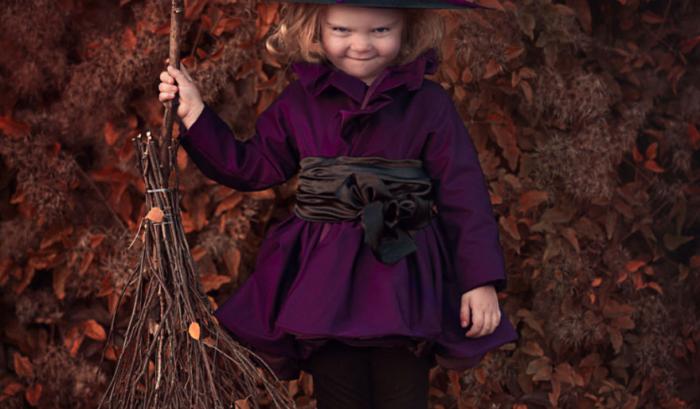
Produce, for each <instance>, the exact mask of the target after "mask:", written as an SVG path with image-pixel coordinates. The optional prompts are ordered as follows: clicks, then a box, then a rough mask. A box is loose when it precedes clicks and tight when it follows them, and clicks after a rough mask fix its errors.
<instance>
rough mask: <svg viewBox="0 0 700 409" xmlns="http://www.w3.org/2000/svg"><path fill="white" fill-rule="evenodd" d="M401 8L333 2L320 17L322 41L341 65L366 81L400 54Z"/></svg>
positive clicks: (369, 80) (326, 50) (368, 83)
mask: <svg viewBox="0 0 700 409" xmlns="http://www.w3.org/2000/svg"><path fill="white" fill-rule="evenodd" d="M403 29H404V18H403V13H402V12H401V10H397V9H389V8H386V9H385V8H373V7H357V6H348V5H339V4H333V5H329V6H328V8H327V9H326V12H325V14H324V16H322V18H321V44H322V46H323V50H324V51H325V53H326V55H327V57H328V59H329V60H330V62H331V63H333V65H335V66H336V67H338V69H340V70H342V71H344V72H346V73H348V74H350V75H352V76H355V77H357V78H359V79H361V80H362V81H364V82H365V83H366V84H367V85H371V84H372V81H373V80H374V79H375V78H376V77H377V76H378V75H379V73H381V72H382V70H383V69H384V68H385V67H387V66H389V65H390V64H391V63H392V62H393V61H394V60H395V59H396V57H397V56H398V55H399V50H400V49H401V35H402V31H403Z"/></svg>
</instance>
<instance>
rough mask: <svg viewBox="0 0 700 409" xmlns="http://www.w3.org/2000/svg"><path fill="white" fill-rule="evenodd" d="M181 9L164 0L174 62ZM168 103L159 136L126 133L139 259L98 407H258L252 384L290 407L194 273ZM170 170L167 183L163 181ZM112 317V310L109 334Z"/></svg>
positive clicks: (179, 2)
mask: <svg viewBox="0 0 700 409" xmlns="http://www.w3.org/2000/svg"><path fill="white" fill-rule="evenodd" d="M183 11H184V8H183V0H172V10H171V31H170V49H169V54H170V62H171V63H172V65H173V66H174V67H176V68H179V67H180V59H179V54H180V28H181V24H182V17H183ZM175 109H176V108H174V109H173V106H172V105H170V106H168V107H166V109H165V114H164V120H163V128H162V130H161V138H160V142H159V141H158V140H156V139H154V138H153V137H152V136H151V134H150V132H147V134H146V135H147V136H146V137H145V138H143V137H142V136H141V134H139V135H138V137H136V138H134V139H133V142H134V143H135V145H136V152H137V153H138V166H139V169H140V171H141V174H142V175H143V178H144V182H145V187H146V206H147V208H148V209H150V210H149V212H148V214H147V215H146V217H145V218H144V219H143V220H142V221H141V225H140V226H139V229H138V232H137V233H136V237H135V238H134V240H136V239H138V237H139V234H140V233H141V230H142V228H143V233H142V235H141V239H142V240H143V242H144V246H143V251H142V254H141V258H140V261H139V264H138V266H137V267H136V269H135V270H134V271H133V272H132V274H131V277H130V278H129V280H128V282H127V286H131V285H132V283H133V282H134V281H135V282H136V289H135V291H134V295H133V307H132V310H131V316H130V319H129V323H128V325H127V328H126V333H125V335H124V343H123V346H122V347H120V348H119V352H120V353H119V355H118V359H117V363H116V369H115V372H114V375H113V378H112V379H111V381H110V383H109V385H108V387H107V390H106V392H105V394H104V395H103V397H102V399H101V402H100V404H99V406H98V408H102V407H103V406H105V407H109V408H159V409H161V408H162V409H170V408H172V409H184V408H187V409H190V408H202V409H205V408H206V409H219V408H233V407H234V404H235V407H239V402H240V407H241V408H246V407H249V406H252V407H254V408H259V402H258V399H256V398H257V397H258V392H259V387H262V389H263V390H264V392H265V393H266V395H268V396H267V397H266V399H265V400H266V401H268V402H269V403H270V405H272V406H271V407H274V408H292V407H294V402H293V401H292V400H291V399H290V398H289V396H288V394H287V392H286V391H285V390H284V389H282V388H280V386H281V384H280V382H279V379H277V377H276V376H275V375H274V373H273V372H272V370H271V369H270V368H269V367H268V366H267V365H266V364H265V362H264V361H263V360H262V359H261V358H260V357H258V356H257V355H255V354H254V353H253V352H252V351H250V350H249V349H247V348H245V347H243V346H242V345H240V344H239V343H237V342H236V341H234V340H233V339H231V337H229V336H228V334H227V333H226V332H225V330H224V329H223V328H222V327H221V326H220V325H219V324H218V322H217V320H216V318H215V317H214V316H213V314H212V312H211V306H210V303H209V300H208V299H207V297H206V295H205V294H204V293H203V291H202V290H201V287H200V284H199V281H198V280H197V273H196V270H195V266H194V262H193V260H192V256H191V253H190V249H189V246H188V245H187V240H186V237H185V233H184V229H183V226H182V221H181V216H180V208H179V206H178V202H179V200H178V178H177V167H176V166H174V162H173V158H174V157H175V155H173V151H174V150H176V149H177V146H174V147H173V145H172V143H171V142H172V126H173V112H174V110H175ZM172 169H175V171H176V172H175V178H174V179H175V181H174V185H175V188H174V189H171V188H169V187H168V186H172V184H170V183H169V181H170V172H171V170H172ZM132 244H133V243H132ZM125 289H126V287H125V288H124V289H123V290H122V293H121V295H120V297H119V303H118V304H121V299H122V296H123V295H124V290H125ZM117 309H118V308H117ZM115 320H116V313H115V316H114V317H113V318H112V323H111V326H110V339H111V337H112V335H113V331H114V323H115ZM107 343H108V344H109V340H108V342H107ZM103 358H104V352H103ZM256 362H257V364H258V365H259V366H262V367H264V368H265V369H264V370H263V369H261V368H259V367H256V365H255V364H256ZM266 373H267V374H268V375H267V376H266V375H265V374H266ZM248 398H252V399H251V400H250V402H249V401H248Z"/></svg>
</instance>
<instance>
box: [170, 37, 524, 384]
mask: <svg viewBox="0 0 700 409" xmlns="http://www.w3.org/2000/svg"><path fill="white" fill-rule="evenodd" d="M438 64H439V62H438V60H437V57H436V53H435V51H434V50H429V51H427V52H426V53H424V54H422V55H421V56H419V57H418V58H416V59H415V60H414V61H412V62H409V63H406V64H404V65H400V66H393V67H387V68H386V69H385V70H384V71H383V73H382V74H381V75H380V77H379V78H377V79H376V80H375V81H374V82H373V84H372V86H370V87H368V86H367V85H366V84H365V83H364V82H362V81H361V80H360V79H358V78H356V77H353V76H351V75H349V74H346V73H344V72H343V71H341V70H338V69H337V68H335V67H334V66H332V65H328V64H311V63H307V62H297V63H295V64H294V65H293V69H294V71H295V72H296V74H297V75H298V77H299V79H298V80H295V81H293V82H292V83H290V84H289V86H287V87H286V88H285V89H284V90H283V92H282V93H281V94H280V95H279V96H278V98H277V99H276V100H275V101H273V102H272V103H271V105H270V106H269V107H268V108H267V109H266V110H265V111H264V112H263V113H262V114H261V115H260V116H259V118H258V120H257V122H256V126H255V134H254V135H253V137H252V138H250V139H249V140H247V141H245V142H242V141H239V140H237V139H236V138H235V137H234V134H233V133H232V131H231V129H230V128H229V127H228V126H227V124H226V123H225V122H224V121H223V120H222V119H221V118H220V117H219V116H217V114H216V113H215V112H214V111H213V110H212V109H211V108H210V107H209V106H205V108H204V111H203V112H202V114H201V115H200V116H199V118H197V120H196V121H195V122H194V124H192V126H191V127H190V129H189V130H188V131H187V132H186V133H184V134H183V135H182V137H181V139H180V142H181V145H182V146H183V148H184V149H185V150H186V151H187V153H188V154H189V156H190V158H191V159H192V160H193V161H194V163H195V164H196V165H197V167H198V168H199V169H200V170H201V171H202V173H204V175H206V176H207V177H209V178H211V179H213V180H215V181H217V182H219V183H221V184H223V185H226V186H229V187H231V188H233V189H236V190H239V191H254V190H261V189H265V188H268V187H271V186H273V185H276V184H279V183H282V182H284V181H286V180H288V179H289V178H291V177H292V176H294V175H295V174H296V172H297V171H298V170H299V161H300V159H302V158H304V157H307V156H324V157H336V156H341V155H345V156H380V157H384V158H387V159H420V160H422V161H423V166H424V168H425V169H426V172H427V173H428V175H429V176H430V178H431V180H432V183H433V186H434V189H435V192H436V195H435V201H436V204H437V210H438V214H437V216H436V217H435V218H433V219H432V221H431V222H430V224H429V225H428V226H427V227H425V228H423V229H421V230H418V231H417V232H416V233H415V235H414V241H415V244H416V246H417V248H418V250H417V251H415V252H413V253H411V254H409V255H408V256H406V257H404V258H403V259H401V260H400V261H399V262H397V263H396V264H392V265H388V264H383V263H382V262H380V261H379V260H377V259H376V258H375V256H374V255H373V253H372V252H371V249H370V248H369V246H368V245H366V244H364V242H363V232H364V231H363V228H362V226H361V223H360V221H359V220H350V221H342V222H336V223H324V222H313V221H307V220H304V219H301V218H299V217H298V216H296V215H294V214H293V213H292V214H290V215H289V216H288V217H287V218H285V219H284V220H281V221H279V222H277V223H276V224H274V225H272V226H270V227H269V229H268V230H267V233H266V235H265V239H264V241H263V243H262V244H261V247H260V249H259V254H258V256H257V259H256V264H255V269H254V272H253V274H252V275H251V276H250V277H249V279H248V280H247V281H245V282H244V283H243V284H242V286H241V287H240V288H239V289H238V290H237V291H236V292H235V294H233V296H232V297H231V298H229V299H228V300H227V301H226V302H225V303H224V304H223V305H221V306H220V307H219V308H218V309H217V310H216V312H215V316H216V317H217V319H218V320H219V322H220V323H221V324H222V325H223V326H224V327H225V328H226V329H227V330H228V331H229V332H230V334H231V335H232V336H233V337H234V338H235V339H237V340H238V341H239V342H241V343H242V344H244V345H246V346H248V347H250V348H252V349H253V350H254V351H255V352H256V353H258V354H259V355H260V356H261V357H263V358H264V359H265V361H266V363H268V364H269V365H270V367H271V368H272V369H273V370H274V371H275V373H276V374H277V376H278V377H279V378H280V379H285V380H289V379H296V378H297V377H298V375H299V370H300V369H303V370H307V367H306V364H307V362H308V361H307V359H308V357H309V355H310V354H311V352H312V351H313V350H314V349H316V348H318V347H319V346H320V345H322V344H323V343H324V342H326V341H327V340H328V339H330V338H333V339H336V340H339V341H341V342H345V343H348V344H351V345H383V346H401V347H406V348H409V349H410V350H411V351H412V352H414V353H415V354H416V355H418V356H421V355H422V354H430V356H431V357H432V358H433V361H432V362H433V363H434V364H439V365H441V366H443V367H445V368H451V369H456V370H462V369H467V368H470V367H473V366H474V365H476V364H477V363H478V362H479V360H480V359H481V358H482V357H483V355H484V354H485V353H486V352H488V351H489V350H492V349H494V348H497V347H498V346H500V345H502V344H505V343H507V342H512V341H516V340H517V339H518V335H517V332H516V331H515V328H514V327H513V326H512V324H511V323H510V321H509V320H508V318H507V317H506V315H505V314H503V313H502V314H501V315H502V318H501V322H500V324H499V325H498V327H497V328H496V330H495V331H494V332H493V333H491V334H489V335H486V336H482V337H478V338H470V337H465V335H464V333H465V332H466V331H467V329H465V328H462V327H461V326H460V318H459V310H460V299H461V294H462V293H464V292H466V291H468V290H470V289H472V288H475V287H478V286H481V285H485V284H493V285H495V287H496V290H497V291H502V290H504V289H505V287H506V273H505V263H504V258H503V252H502V248H501V246H500V242H499V231H498V224H497V222H496V220H495V217H494V214H493V209H492V207H491V203H490V200H489V194H488V190H487V186H486V182H485V179H484V175H483V173H482V169H481V166H480V164H479V161H478V157H477V152H476V150H475V147H474V145H473V143H472V141H471V139H470V137H469V135H468V133H467V129H466V128H465V126H464V122H463V120H462V118H461V117H460V115H459V113H458V111H457V109H456V107H455V106H454V103H453V101H452V99H451V97H450V95H449V94H448V93H447V92H446V91H445V90H444V89H443V88H442V87H441V86H440V85H439V84H438V83H436V82H434V81H430V80H428V79H424V75H425V74H432V73H434V72H435V71H436V69H437V66H438ZM307 371H308V370H307Z"/></svg>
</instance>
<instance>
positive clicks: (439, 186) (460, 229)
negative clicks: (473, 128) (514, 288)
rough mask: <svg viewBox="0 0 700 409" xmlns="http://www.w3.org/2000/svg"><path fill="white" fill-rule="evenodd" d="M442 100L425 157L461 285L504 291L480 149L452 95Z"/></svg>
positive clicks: (502, 265)
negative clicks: (476, 146)
mask: <svg viewBox="0 0 700 409" xmlns="http://www.w3.org/2000/svg"><path fill="white" fill-rule="evenodd" d="M439 99H440V100H441V101H443V102H442V103H437V104H435V105H434V106H435V107H436V108H435V110H436V113H435V117H434V119H435V122H433V123H434V124H435V125H434V126H432V127H431V133H430V134H429V135H428V140H427V141H426V144H425V145H424V147H423V151H422V160H423V164H424V167H425V169H426V172H427V173H428V174H429V175H430V177H431V179H432V181H433V186H435V189H436V204H437V210H438V215H437V217H438V222H439V223H440V225H441V228H442V231H443V232H445V236H446V237H445V239H446V244H447V247H448V250H449V254H450V258H451V259H452V263H453V267H454V270H455V274H456V279H457V285H458V286H459V289H460V291H461V292H462V293H464V292H467V291H469V290H471V289H473V288H476V287H480V286H483V285H488V284H492V285H494V287H495V289H496V291H503V290H504V289H505V288H506V272H505V261H504V257H503V249H502V248H501V244H500V239H499V231H498V223H497V222H496V219H495V217H494V213H493V208H492V206H491V201H490V198H489V192H488V188H487V185H486V180H485V177H484V174H483V171H482V169H481V164H480V163H479V158H478V156H477V152H476V148H475V147H474V143H473V142H472V140H471V137H470V136H469V133H468V131H467V129H466V127H465V126H464V122H463V120H462V118H461V117H460V115H459V112H458V111H457V109H456V107H455V106H454V103H453V102H452V99H451V98H450V96H449V94H447V93H445V94H444V98H439Z"/></svg>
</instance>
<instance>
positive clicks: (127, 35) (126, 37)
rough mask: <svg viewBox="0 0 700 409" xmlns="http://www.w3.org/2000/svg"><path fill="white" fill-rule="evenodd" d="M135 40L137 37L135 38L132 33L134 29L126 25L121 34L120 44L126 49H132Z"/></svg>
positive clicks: (134, 45) (134, 47)
mask: <svg viewBox="0 0 700 409" xmlns="http://www.w3.org/2000/svg"><path fill="white" fill-rule="evenodd" d="M137 42H138V39H137V38H136V34H134V30H132V29H131V27H127V28H126V29H125V30H124V33H123V34H122V45H123V46H124V48H125V49H127V50H134V49H136V43H137Z"/></svg>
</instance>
